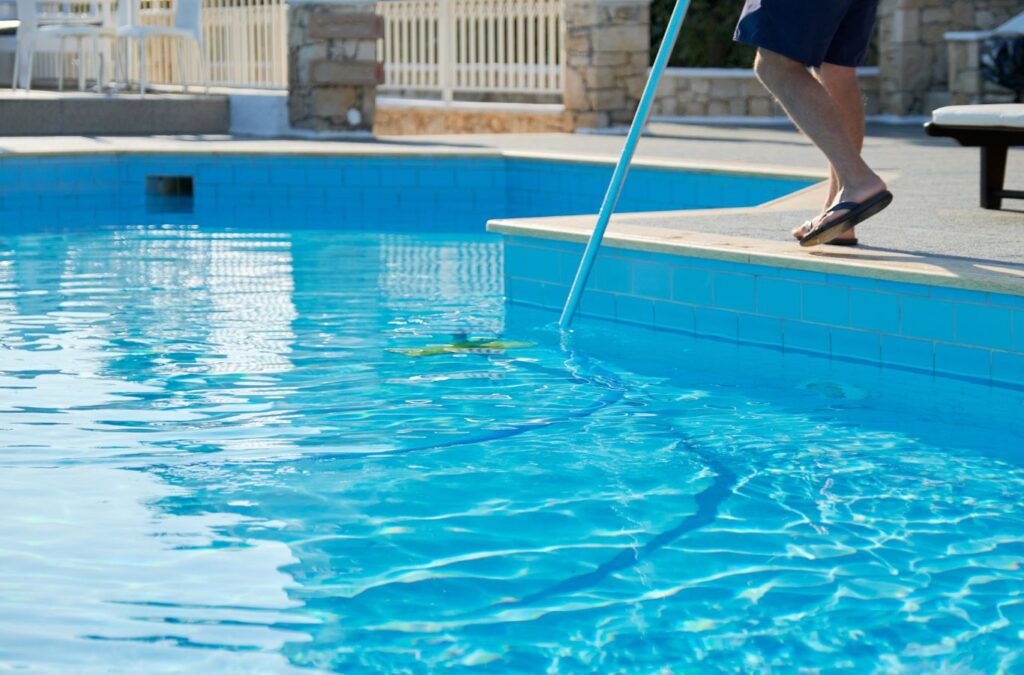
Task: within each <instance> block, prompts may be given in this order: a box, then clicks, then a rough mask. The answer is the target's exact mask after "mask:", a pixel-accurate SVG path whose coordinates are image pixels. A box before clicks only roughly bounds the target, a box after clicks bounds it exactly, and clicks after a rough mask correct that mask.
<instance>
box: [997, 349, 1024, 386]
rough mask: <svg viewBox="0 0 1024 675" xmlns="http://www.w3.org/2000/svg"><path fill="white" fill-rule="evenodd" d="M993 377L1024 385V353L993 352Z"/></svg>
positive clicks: (998, 380)
mask: <svg viewBox="0 0 1024 675" xmlns="http://www.w3.org/2000/svg"><path fill="white" fill-rule="evenodd" d="M992 379H993V380H995V381H996V382H1005V383H1007V384H1015V385H1019V386H1024V354H1016V353H1013V352H992Z"/></svg>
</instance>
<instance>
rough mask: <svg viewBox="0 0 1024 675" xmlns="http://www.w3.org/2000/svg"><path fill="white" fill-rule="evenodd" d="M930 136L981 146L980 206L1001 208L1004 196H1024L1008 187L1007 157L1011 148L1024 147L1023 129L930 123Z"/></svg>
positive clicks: (928, 130)
mask: <svg viewBox="0 0 1024 675" xmlns="http://www.w3.org/2000/svg"><path fill="white" fill-rule="evenodd" d="M925 131H927V133H928V135H929V136H935V137H941V138H952V139H953V140H955V141H957V142H958V143H959V144H960V145H962V146H964V147H967V148H981V208H983V209H992V210H999V209H1001V208H1002V207H1003V200H1004V199H1024V191H1021V190H1006V189H1004V187H1003V186H1004V184H1005V183H1006V158H1007V154H1008V151H1009V149H1010V148H1013V147H1021V146H1024V129H1014V128H1010V127H979V126H954V125H944V124H936V123H935V122H929V123H928V124H926V125H925Z"/></svg>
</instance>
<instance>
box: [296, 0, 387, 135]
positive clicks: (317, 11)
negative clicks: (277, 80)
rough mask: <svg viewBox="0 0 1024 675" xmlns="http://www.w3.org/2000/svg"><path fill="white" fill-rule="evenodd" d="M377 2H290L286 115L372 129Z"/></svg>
mask: <svg viewBox="0 0 1024 675" xmlns="http://www.w3.org/2000/svg"><path fill="white" fill-rule="evenodd" d="M375 10H376V5H375V3H363V2H359V3H355V2H344V3H341V2H302V3H294V4H289V5H288V120H289V123H290V124H291V126H292V127H293V128H296V129H309V130H313V131H369V130H371V129H372V128H373V121H374V115H375V99H376V95H377V85H378V84H380V83H381V82H382V81H383V79H384V70H383V66H382V65H381V64H380V63H379V62H378V61H377V39H378V38H380V37H381V35H382V34H383V21H382V19H381V17H379V16H377V15H376V14H375Z"/></svg>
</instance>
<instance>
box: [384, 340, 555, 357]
mask: <svg viewBox="0 0 1024 675" xmlns="http://www.w3.org/2000/svg"><path fill="white" fill-rule="evenodd" d="M536 346H537V345H536V344H535V343H533V342H516V341H515V340H494V339H492V338H467V337H465V336H457V337H456V339H455V340H453V341H452V342H449V343H448V344H444V345H430V346H429V347H419V348H416V349H389V350H388V351H392V352H397V353H399V354H405V355H406V356H412V357H420V356H440V355H441V354H504V353H505V352H506V351H508V350H510V349H529V348H530V347H536Z"/></svg>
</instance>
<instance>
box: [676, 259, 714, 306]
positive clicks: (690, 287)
mask: <svg viewBox="0 0 1024 675" xmlns="http://www.w3.org/2000/svg"><path fill="white" fill-rule="evenodd" d="M672 299H673V300H676V301H678V302H687V303H690V304H692V305H705V306H708V305H710V304H711V272H709V271H707V270H700V269H691V268H686V267H680V268H676V270H675V271H674V272H673V273H672Z"/></svg>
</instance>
